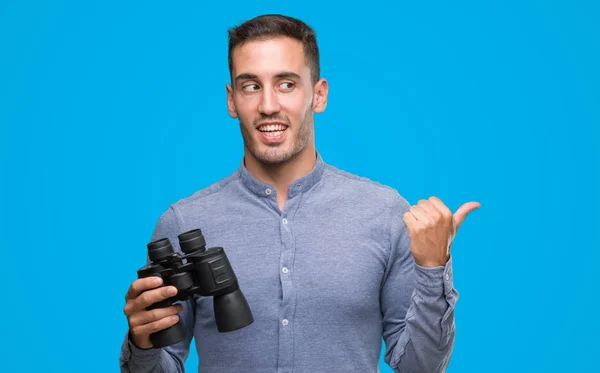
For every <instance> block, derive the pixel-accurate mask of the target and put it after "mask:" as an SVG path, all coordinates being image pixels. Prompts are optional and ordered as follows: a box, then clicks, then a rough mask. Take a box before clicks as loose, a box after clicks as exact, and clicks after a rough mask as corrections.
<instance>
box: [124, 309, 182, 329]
mask: <svg viewBox="0 0 600 373" xmlns="http://www.w3.org/2000/svg"><path fill="white" fill-rule="evenodd" d="M182 310H183V305H181V304H176V305H173V306H170V307H165V308H157V309H154V310H151V311H142V312H138V313H136V314H134V315H133V316H131V318H130V319H129V327H130V328H134V327H136V326H139V325H145V324H150V323H152V322H155V321H158V320H160V319H164V318H165V317H169V316H173V315H177V313H179V312H181V311H182Z"/></svg>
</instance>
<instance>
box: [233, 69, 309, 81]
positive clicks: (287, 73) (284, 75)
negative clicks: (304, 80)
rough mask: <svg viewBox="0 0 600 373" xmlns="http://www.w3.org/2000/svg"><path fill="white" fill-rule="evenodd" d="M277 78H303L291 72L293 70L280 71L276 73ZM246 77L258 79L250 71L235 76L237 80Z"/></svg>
mask: <svg viewBox="0 0 600 373" xmlns="http://www.w3.org/2000/svg"><path fill="white" fill-rule="evenodd" d="M275 78H277V79H282V78H291V79H298V80H299V79H301V78H300V75H298V74H296V73H294V72H291V71H283V72H280V73H278V74H276V75H275ZM246 79H258V76H257V75H255V74H250V73H242V74H240V75H238V76H236V77H235V80H236V81H240V80H246Z"/></svg>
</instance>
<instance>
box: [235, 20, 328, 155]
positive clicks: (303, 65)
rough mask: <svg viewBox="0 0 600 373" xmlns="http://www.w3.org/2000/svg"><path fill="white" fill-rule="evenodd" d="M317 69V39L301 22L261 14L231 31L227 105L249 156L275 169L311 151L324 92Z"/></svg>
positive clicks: (324, 99) (323, 108)
mask: <svg viewBox="0 0 600 373" xmlns="http://www.w3.org/2000/svg"><path fill="white" fill-rule="evenodd" d="M319 70H320V68H319V50H318V47H317V41H316V35H315V33H314V31H313V30H312V29H311V28H310V27H309V26H307V25H306V24H305V23H303V22H302V21H300V20H297V19H294V18H291V17H287V16H281V15H264V16H259V17H256V18H254V19H251V20H249V21H247V22H245V23H243V24H241V25H239V26H237V27H235V28H232V29H230V30H229V71H230V75H231V84H230V85H229V84H228V85H227V104H228V111H229V114H230V115H231V116H232V117H233V118H238V119H239V121H240V129H241V132H242V136H243V138H244V146H245V148H246V151H247V156H251V157H254V158H256V160H257V161H259V162H261V163H270V164H273V163H283V162H286V161H288V160H290V159H292V158H294V157H295V156H297V155H298V154H300V153H301V152H302V151H314V117H313V116H314V113H315V112H317V113H320V112H322V111H323V110H325V107H326V105H327V91H328V87H327V81H326V80H325V79H320V72H319Z"/></svg>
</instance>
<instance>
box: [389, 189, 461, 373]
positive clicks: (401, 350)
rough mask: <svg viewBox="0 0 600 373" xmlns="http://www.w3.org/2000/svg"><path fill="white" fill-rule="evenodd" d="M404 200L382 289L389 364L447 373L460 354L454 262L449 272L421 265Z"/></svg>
mask: <svg viewBox="0 0 600 373" xmlns="http://www.w3.org/2000/svg"><path fill="white" fill-rule="evenodd" d="M409 208H410V205H409V204H408V202H407V201H406V200H404V199H401V201H400V202H399V203H398V204H396V206H395V207H394V208H393V209H392V217H391V223H390V235H389V237H390V245H391V253H390V258H389V262H388V267H387V269H386V273H385V277H384V281H383V283H382V288H381V311H382V316H383V339H384V341H385V345H386V348H385V354H384V361H385V362H386V363H387V364H388V365H389V366H390V367H391V368H392V369H393V370H394V371H395V372H398V373H399V372H402V373H413V372H414V373H416V372H419V373H438V372H445V371H446V369H447V367H448V364H449V362H450V357H451V354H452V350H453V348H454V336H455V323H454V307H455V304H456V301H457V300H458V295H459V294H458V292H457V291H456V289H455V288H454V285H453V274H452V257H451V258H450V260H449V261H448V262H447V263H446V265H445V266H440V267H434V268H425V267H421V266H419V265H417V264H416V263H415V261H414V258H413V255H412V252H411V250H410V241H409V237H408V231H407V228H406V225H405V224H404V222H403V220H402V218H403V214H404V213H405V212H406V211H408V210H409Z"/></svg>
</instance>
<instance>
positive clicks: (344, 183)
mask: <svg viewBox="0 0 600 373" xmlns="http://www.w3.org/2000/svg"><path fill="white" fill-rule="evenodd" d="M326 175H327V177H328V178H330V182H331V183H333V184H334V185H335V188H336V190H337V191H338V192H339V193H343V194H346V195H348V197H353V198H357V199H360V200H362V201H368V202H369V203H374V204H383V205H386V206H398V205H400V206H401V207H404V208H408V207H410V204H409V203H408V201H407V200H406V199H405V198H404V196H403V195H402V194H401V193H400V191H399V190H398V189H396V188H394V187H392V186H390V185H387V184H384V183H381V182H379V181H376V180H373V179H371V178H368V177H366V176H362V175H358V174H355V173H352V172H349V171H346V170H343V169H340V168H338V167H336V166H333V165H330V164H328V165H327V167H326Z"/></svg>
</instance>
